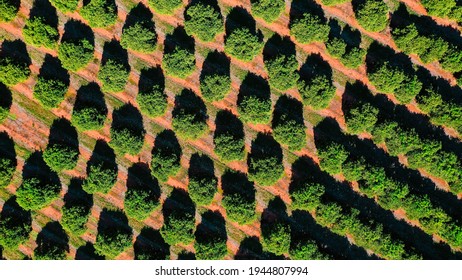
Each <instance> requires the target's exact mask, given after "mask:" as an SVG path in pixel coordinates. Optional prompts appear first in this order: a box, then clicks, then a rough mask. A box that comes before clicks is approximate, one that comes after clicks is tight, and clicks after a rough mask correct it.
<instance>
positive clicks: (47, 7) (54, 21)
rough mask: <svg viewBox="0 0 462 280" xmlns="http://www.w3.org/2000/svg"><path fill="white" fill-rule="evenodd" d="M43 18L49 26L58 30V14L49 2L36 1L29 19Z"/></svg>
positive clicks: (47, 0) (44, 0) (45, 0)
mask: <svg viewBox="0 0 462 280" xmlns="http://www.w3.org/2000/svg"><path fill="white" fill-rule="evenodd" d="M35 18H42V19H43V20H45V23H46V24H47V25H50V26H51V27H53V28H55V29H58V14H57V13H56V8H55V7H54V6H53V5H51V3H50V2H49V0H34V5H33V6H32V9H31V10H30V15H29V19H35Z"/></svg>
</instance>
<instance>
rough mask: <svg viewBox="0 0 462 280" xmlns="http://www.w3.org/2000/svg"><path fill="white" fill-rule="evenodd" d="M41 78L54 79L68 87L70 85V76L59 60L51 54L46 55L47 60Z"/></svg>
mask: <svg viewBox="0 0 462 280" xmlns="http://www.w3.org/2000/svg"><path fill="white" fill-rule="evenodd" d="M39 78H45V79H53V80H56V79H57V80H59V81H62V82H63V83H64V84H65V85H66V86H69V84H70V76H69V73H68V72H67V70H66V69H64V68H63V66H62V64H61V61H60V60H59V58H57V57H54V56H52V55H50V54H46V55H45V60H44V62H43V64H42V67H41V68H40V73H39Z"/></svg>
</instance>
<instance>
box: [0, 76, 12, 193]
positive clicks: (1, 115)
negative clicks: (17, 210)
mask: <svg viewBox="0 0 462 280" xmlns="http://www.w3.org/2000/svg"><path fill="white" fill-rule="evenodd" d="M11 105H13V96H12V94H11V91H10V90H9V89H8V88H7V87H6V86H5V85H4V84H2V83H0V124H1V123H2V122H3V121H4V120H5V119H6V118H7V117H8V115H9V113H10V108H11ZM0 177H1V176H0ZM0 186H1V183H0Z"/></svg>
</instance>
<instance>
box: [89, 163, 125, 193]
mask: <svg viewBox="0 0 462 280" xmlns="http://www.w3.org/2000/svg"><path fill="white" fill-rule="evenodd" d="M88 169H89V170H88V174H87V178H86V179H85V180H84V181H83V185H82V188H83V190H84V191H86V192H87V193H89V194H94V193H97V192H99V193H103V194H106V193H108V192H109V191H110V190H111V188H112V187H113V186H114V184H115V183H116V181H117V170H114V169H113V168H110V167H108V166H106V165H105V164H104V163H96V164H92V165H90V166H89V168H88Z"/></svg>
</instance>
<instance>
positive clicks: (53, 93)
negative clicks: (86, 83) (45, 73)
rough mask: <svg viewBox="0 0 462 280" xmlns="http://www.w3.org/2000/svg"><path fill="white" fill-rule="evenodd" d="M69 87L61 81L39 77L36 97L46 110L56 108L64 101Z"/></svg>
mask: <svg viewBox="0 0 462 280" xmlns="http://www.w3.org/2000/svg"><path fill="white" fill-rule="evenodd" d="M67 88H68V86H67V85H66V84H65V83H64V82H63V81H61V80H59V79H53V78H45V77H38V78H37V83H36V84H35V86H34V97H35V98H36V99H37V100H38V101H39V102H40V104H42V105H43V106H44V107H46V108H56V107H58V105H59V104H60V103H61V102H62V101H63V100H64V95H65V94H66V92H67Z"/></svg>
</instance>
